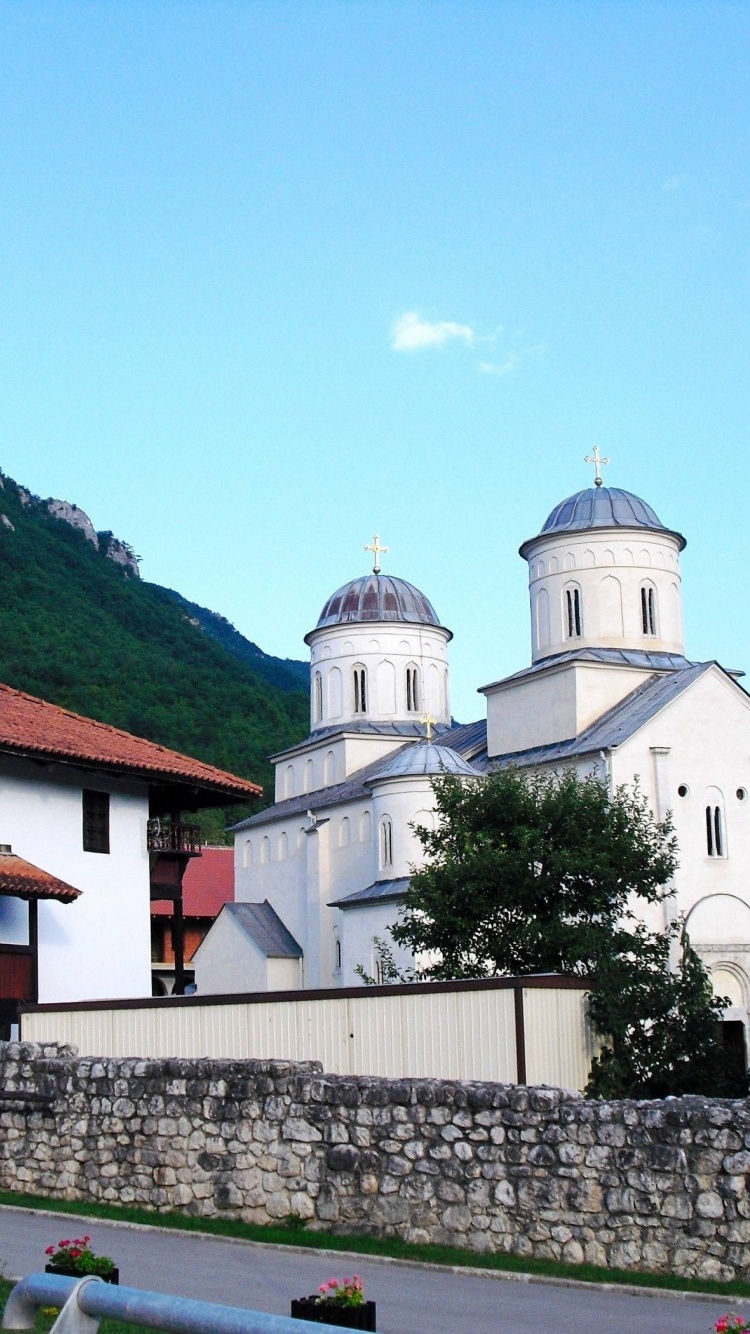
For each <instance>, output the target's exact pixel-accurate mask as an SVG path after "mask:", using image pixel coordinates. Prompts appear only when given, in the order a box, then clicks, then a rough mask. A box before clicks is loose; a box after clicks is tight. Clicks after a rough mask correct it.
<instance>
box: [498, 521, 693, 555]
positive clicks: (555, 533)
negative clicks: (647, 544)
mask: <svg viewBox="0 0 750 1334" xmlns="http://www.w3.org/2000/svg"><path fill="white" fill-rule="evenodd" d="M586 533H636V534H639V533H641V534H642V533H651V534H653V536H655V537H673V538H674V539H675V541H676V542H677V549H678V551H684V550H685V547H686V546H687V538H685V537H683V535H682V533H678V532H677V530H676V529H674V528H649V527H647V526H646V525H645V524H626V523H603V524H592V525H591V526H590V527H587V526H582V527H580V528H552V529H550V531H549V532H547V533H537V535H536V537H527V539H526V541H525V542H522V543H521V545H520V547H519V548H518V554H519V556H520V557H521V558H522V559H523V560H528V559H529V555H530V554H531V552H532V551H533V550H534V547H535V546H536V544H537V543H538V542H550V541H553V540H554V539H555V538H565V537H568V538H571V537H576V536H579V537H580V536H583V535H584V534H586Z"/></svg>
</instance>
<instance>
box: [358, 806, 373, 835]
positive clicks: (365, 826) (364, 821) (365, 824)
mask: <svg viewBox="0 0 750 1334" xmlns="http://www.w3.org/2000/svg"><path fill="white" fill-rule="evenodd" d="M371 838H372V816H371V815H370V812H369V811H363V812H362V818H361V819H360V822H359V841H360V843H369V842H370V839H371Z"/></svg>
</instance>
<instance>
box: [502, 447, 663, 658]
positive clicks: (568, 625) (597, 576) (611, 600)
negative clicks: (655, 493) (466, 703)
mask: <svg viewBox="0 0 750 1334" xmlns="http://www.w3.org/2000/svg"><path fill="white" fill-rule="evenodd" d="M590 461H591V462H595V463H596V464H597V478H596V485H595V486H593V487H590V488H588V489H586V490H584V491H578V492H576V494H575V495H572V496H569V497H568V498H567V500H563V501H562V502H561V503H560V504H559V505H556V506H555V508H554V509H553V510H552V512H551V514H550V515H549V516H548V518H547V520H546V522H545V524H544V526H543V528H542V531H541V532H540V533H539V534H538V536H537V537H532V538H530V539H529V540H528V541H527V542H524V543H523V545H522V546H521V548H520V552H519V554H520V555H521V556H522V557H523V558H524V559H525V560H526V561H528V565H529V595H530V606H531V648H532V661H533V662H535V663H536V662H540V661H543V660H544V659H545V658H550V657H553V656H555V655H557V654H560V653H565V652H568V651H571V650H577V649H584V648H597V649H600V648H607V649H622V650H627V651H637V652H648V653H671V654H676V655H682V654H683V652H684V641H683V628H682V588H681V577H680V552H681V551H682V550H683V548H684V546H685V539H684V537H682V535H681V534H680V533H676V532H673V531H672V530H670V529H668V528H665V527H664V525H663V524H662V522H661V520H660V519H659V518H658V516H657V515H656V514H655V513H654V511H653V509H652V508H651V506H650V505H647V504H646V502H645V501H644V500H641V499H640V497H638V496H635V495H632V494H631V493H630V492H629V491H622V490H619V489H617V488H614V487H605V486H603V484H602V481H601V477H600V476H599V464H600V463H604V462H606V460H604V459H599V458H598V456H597V457H596V458H595V459H592V460H590Z"/></svg>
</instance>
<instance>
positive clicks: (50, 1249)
mask: <svg viewBox="0 0 750 1334" xmlns="http://www.w3.org/2000/svg"><path fill="white" fill-rule="evenodd" d="M44 1254H45V1255H54V1254H55V1248H54V1246H48V1247H47V1249H46V1251H45V1252H44Z"/></svg>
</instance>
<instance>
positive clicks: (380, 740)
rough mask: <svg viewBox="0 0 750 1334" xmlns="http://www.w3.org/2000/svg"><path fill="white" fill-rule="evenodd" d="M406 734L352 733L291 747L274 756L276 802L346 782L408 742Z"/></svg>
mask: <svg viewBox="0 0 750 1334" xmlns="http://www.w3.org/2000/svg"><path fill="white" fill-rule="evenodd" d="M404 741H405V738H404V737H394V736H368V735H367V734H366V733H361V734H357V733H349V734H348V735H343V736H337V737H335V738H334V739H330V738H324V739H322V740H318V741H316V740H315V739H314V738H313V740H311V741H310V742H307V743H305V744H304V745H301V746H294V747H290V748H289V750H286V751H283V752H282V753H281V754H280V755H277V756H275V757H274V765H275V770H276V773H275V788H274V801H285V800H286V799H287V798H288V797H299V796H303V795H304V794H305V793H307V792H310V793H312V792H319V791H321V789H323V788H326V787H330V786H332V785H333V784H335V783H343V782H344V780H345V779H346V778H348V777H349V775H350V774H352V773H354V772H355V771H356V770H357V769H362V768H364V766H365V765H366V764H371V763H372V762H373V760H377V759H379V758H380V757H381V756H382V757H383V758H384V757H385V756H386V755H389V754H390V753H391V752H392V751H394V750H396V749H398V747H399V746H402V745H403V744H404Z"/></svg>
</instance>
